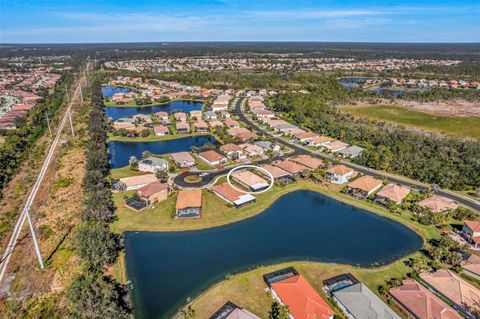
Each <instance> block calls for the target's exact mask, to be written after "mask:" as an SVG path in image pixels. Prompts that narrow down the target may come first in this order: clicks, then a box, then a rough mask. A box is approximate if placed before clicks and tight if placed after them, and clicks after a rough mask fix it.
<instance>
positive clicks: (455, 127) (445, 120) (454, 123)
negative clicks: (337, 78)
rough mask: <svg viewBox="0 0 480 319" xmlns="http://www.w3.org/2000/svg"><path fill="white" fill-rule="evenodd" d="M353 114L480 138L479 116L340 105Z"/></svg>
mask: <svg viewBox="0 0 480 319" xmlns="http://www.w3.org/2000/svg"><path fill="white" fill-rule="evenodd" d="M341 109H342V110H345V111H347V112H349V113H351V114H353V115H355V116H359V117H366V118H370V119H375V120H380V121H385V122H389V123H394V124H400V125H405V126H411V127H418V128H422V129H425V130H429V131H434V132H440V133H444V134H448V135H453V136H457V137H466V136H468V137H471V138H475V139H480V125H478V123H479V122H480V118H478V117H452V116H438V115H432V114H428V113H425V112H420V111H415V110H411V109H408V108H405V107H401V106H390V105H371V106H349V107H342V108H341Z"/></svg>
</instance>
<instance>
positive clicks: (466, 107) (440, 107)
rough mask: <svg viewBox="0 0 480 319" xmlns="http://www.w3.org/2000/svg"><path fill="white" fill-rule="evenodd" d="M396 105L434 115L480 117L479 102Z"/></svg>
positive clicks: (412, 102) (408, 103)
mask: <svg viewBox="0 0 480 319" xmlns="http://www.w3.org/2000/svg"><path fill="white" fill-rule="evenodd" d="M398 105H400V106H405V107H409V108H414V109H416V110H419V111H424V112H428V113H431V114H435V115H446V116H461V117H463V116H480V102H469V101H465V100H458V99H457V100H451V101H435V102H428V103H421V102H415V101H402V100H400V101H398Z"/></svg>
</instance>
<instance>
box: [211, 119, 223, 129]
mask: <svg viewBox="0 0 480 319" xmlns="http://www.w3.org/2000/svg"><path fill="white" fill-rule="evenodd" d="M208 124H209V125H210V127H211V128H212V129H213V130H214V129H216V128H223V123H222V122H220V121H217V120H213V121H210V122H208Z"/></svg>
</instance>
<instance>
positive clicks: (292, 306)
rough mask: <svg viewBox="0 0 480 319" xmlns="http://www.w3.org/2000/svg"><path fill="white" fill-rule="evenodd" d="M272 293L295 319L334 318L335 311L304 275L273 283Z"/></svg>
mask: <svg viewBox="0 0 480 319" xmlns="http://www.w3.org/2000/svg"><path fill="white" fill-rule="evenodd" d="M271 291H272V295H273V296H274V298H275V299H277V300H278V301H280V302H281V303H282V304H285V305H287V306H288V308H289V311H290V315H291V317H292V318H293V319H333V317H334V315H335V312H334V311H333V310H332V308H330V306H329V305H328V304H327V302H326V301H325V300H323V299H322V297H320V295H319V294H318V292H317V291H315V289H314V288H313V287H312V286H311V285H310V284H309V283H308V281H307V280H306V279H305V278H304V277H303V276H302V275H296V276H292V277H289V278H285V279H283V280H279V281H276V282H273V283H271Z"/></svg>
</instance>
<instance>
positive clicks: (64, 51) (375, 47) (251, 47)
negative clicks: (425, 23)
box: [0, 42, 480, 60]
mask: <svg viewBox="0 0 480 319" xmlns="http://www.w3.org/2000/svg"><path fill="white" fill-rule="evenodd" d="M2 46H3V47H2V51H1V52H0V57H8V56H20V55H24V56H37V55H82V56H87V55H90V56H91V57H92V58H93V57H96V58H98V59H106V60H112V59H113V60H115V59H147V58H155V57H165V56H172V57H175V56H176V57H184V56H201V55H217V56H218V55H222V56H228V55H236V56H238V54H242V55H245V56H246V55H253V54H256V55H258V54H269V53H277V54H290V53H291V54H298V53H303V54H305V55H307V56H319V57H339V58H358V59H378V58H392V57H396V58H434V59H435V58H441V59H472V60H480V44H478V43H455V44H453V43H452V44H446V43H357V42H355V43H353V42H352V43H348V42H337V43H336V42H168V43H104V44H88V43H83V44H10V45H9V44H3V45H2ZM33 49H35V50H33Z"/></svg>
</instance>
